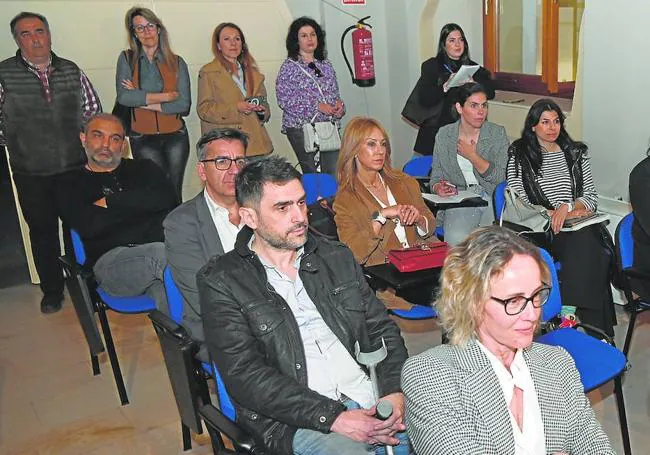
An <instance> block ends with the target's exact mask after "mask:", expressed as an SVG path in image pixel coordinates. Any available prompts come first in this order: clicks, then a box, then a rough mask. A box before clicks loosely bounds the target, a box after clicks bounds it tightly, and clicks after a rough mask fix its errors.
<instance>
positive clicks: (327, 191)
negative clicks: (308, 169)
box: [302, 173, 337, 205]
mask: <svg viewBox="0 0 650 455" xmlns="http://www.w3.org/2000/svg"><path fill="white" fill-rule="evenodd" d="M302 186H303V188H305V194H306V196H307V205H310V204H313V203H314V202H316V201H317V200H318V198H319V197H321V198H328V197H331V196H334V195H336V189H337V184H336V179H335V178H334V177H332V176H331V175H330V174H321V173H315V174H309V173H308V174H303V175H302Z"/></svg>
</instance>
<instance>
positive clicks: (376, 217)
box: [370, 211, 387, 225]
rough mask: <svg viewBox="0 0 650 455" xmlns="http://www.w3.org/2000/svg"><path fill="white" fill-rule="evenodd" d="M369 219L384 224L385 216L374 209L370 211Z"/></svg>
mask: <svg viewBox="0 0 650 455" xmlns="http://www.w3.org/2000/svg"><path fill="white" fill-rule="evenodd" d="M370 219H371V220H372V221H376V222H377V223H379V224H381V225H384V224H386V221H387V218H386V217H385V216H383V215H382V214H381V213H380V212H379V211H374V212H372V215H370Z"/></svg>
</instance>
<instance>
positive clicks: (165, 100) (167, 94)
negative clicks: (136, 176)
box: [115, 7, 191, 202]
mask: <svg viewBox="0 0 650 455" xmlns="http://www.w3.org/2000/svg"><path fill="white" fill-rule="evenodd" d="M124 21H125V26H126V32H127V35H128V41H129V49H128V50H127V51H124V52H121V53H120V56H119V58H118V59H117V72H116V75H115V87H116V90H117V101H118V103H120V104H122V105H123V106H128V107H132V108H133V109H132V114H131V128H130V132H129V139H130V143H131V149H132V151H133V157H134V158H136V159H149V160H151V161H153V162H155V163H156V164H158V166H160V167H161V168H162V169H163V171H165V173H166V174H167V176H168V177H169V179H170V180H171V182H172V184H173V185H174V188H175V189H176V195H177V198H178V201H179V202H180V201H181V190H182V188H183V177H184V175H185V166H186V164H187V158H188V156H189V151H190V144H189V139H188V135H187V129H186V128H185V122H184V121H183V117H185V116H187V115H188V114H189V110H190V104H191V95H190V77H189V73H188V71H187V64H186V63H185V61H184V60H183V59H182V58H181V57H179V56H178V55H176V54H174V52H173V51H172V49H171V47H170V45H169V35H168V33H167V29H166V28H165V26H164V25H163V23H162V21H161V20H160V19H159V18H158V16H156V14H155V13H154V12H153V11H151V10H150V9H147V8H140V7H133V8H131V9H130V10H129V11H127V13H126V17H125V19H124Z"/></svg>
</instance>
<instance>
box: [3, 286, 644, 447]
mask: <svg viewBox="0 0 650 455" xmlns="http://www.w3.org/2000/svg"><path fill="white" fill-rule="evenodd" d="M39 299H40V293H39V290H38V288H37V287H35V286H18V287H14V288H9V289H3V290H1V291H0V453H1V454H6V455H14V454H15V455H32V454H34V455H45V454H47V455H59V454H61V455H63V454H65V455H75V454H84V455H104V454H106V455H108V454H111V455H113V454H134V455H135V454H137V455H141V454H155V455H166V454H180V453H183V452H182V449H181V437H180V426H179V420H178V413H177V410H176V407H175V403H174V400H173V397H172V392H171V388H170V386H169V381H168V379H167V372H166V370H165V367H164V365H163V360H162V355H161V353H160V349H159V346H158V340H157V338H156V336H155V334H154V332H153V329H152V328H151V324H150V322H149V320H148V318H147V317H146V316H144V315H133V316H123V315H116V314H111V315H110V316H109V317H110V321H111V328H112V329H113V335H114V336H115V339H116V345H117V350H118V356H119V357H120V360H121V365H122V370H123V373H124V378H125V381H126V386H127V391H128V393H129V398H130V401H131V403H130V404H129V405H127V406H120V404H119V400H118V397H117V392H116V390H115V384H114V382H113V378H112V375H111V370H110V364H109V362H108V359H107V358H106V357H105V356H103V357H101V358H100V361H101V368H102V374H101V375H99V376H94V377H93V376H92V373H91V369H90V361H89V359H88V352H87V346H86V343H85V339H84V338H83V335H82V333H81V330H80V329H79V327H78V322H77V320H76V316H75V314H74V310H73V309H72V306H71V305H70V304H69V302H66V303H65V305H64V308H63V310H62V311H61V312H59V313H57V314H54V315H49V316H43V315H41V313H40V312H39V310H38V302H39ZM619 320H620V323H619V327H618V330H617V334H618V336H619V337H618V338H620V336H621V335H622V334H623V331H624V330H625V328H626V326H627V325H626V323H627V317H626V315H624V314H623V312H622V311H619ZM649 322H650V314H644V315H642V316H641V317H640V322H639V326H638V328H637V331H636V332H635V340H634V344H633V347H632V355H631V359H630V360H631V363H632V366H633V367H632V369H631V370H630V371H629V372H628V374H627V377H626V379H625V383H624V390H625V398H626V400H627V401H626V405H627V412H628V419H629V423H630V433H631V438H632V447H633V449H635V453H650V449H648V447H650V418H649V415H650V387H648V384H650V366H649V364H650V362H648V361H649V360H650V350H649V346H650V325H649V324H648V323H649ZM405 338H406V341H407V344H408V346H409V351H410V352H411V354H415V353H418V352H421V351H423V350H425V349H427V348H428V347H430V346H433V345H436V344H438V343H439V342H440V333H439V332H438V331H434V332H430V333H421V334H407V335H406V337H405ZM621 344H622V343H621ZM590 399H591V400H592V403H593V405H594V408H595V409H596V412H597V415H598V417H599V419H600V421H601V422H602V423H603V425H604V427H605V431H606V432H607V434H608V435H609V436H610V438H611V440H612V443H613V444H614V446H615V447H616V449H617V450H618V451H619V452H620V451H621V450H622V449H621V440H620V432H619V427H618V418H617V413H616V406H615V402H614V397H613V395H612V389H611V387H604V388H603V389H601V390H599V391H596V392H594V393H592V394H590ZM193 447H194V449H193V450H192V451H191V452H185V453H188V454H190V453H191V454H209V453H211V448H210V446H209V441H208V438H207V437H204V436H199V437H196V438H195V439H194V441H193Z"/></svg>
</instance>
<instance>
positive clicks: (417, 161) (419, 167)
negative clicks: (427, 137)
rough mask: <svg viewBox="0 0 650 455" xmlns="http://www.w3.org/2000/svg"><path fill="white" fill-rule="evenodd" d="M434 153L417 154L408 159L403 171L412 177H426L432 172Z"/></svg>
mask: <svg viewBox="0 0 650 455" xmlns="http://www.w3.org/2000/svg"><path fill="white" fill-rule="evenodd" d="M432 163H433V155H425V156H416V157H415V158H411V159H410V160H408V161H407V162H406V163H405V164H404V166H403V167H402V172H404V173H405V174H407V175H410V176H411V177H426V176H428V175H429V174H430V172H431V165H432Z"/></svg>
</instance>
